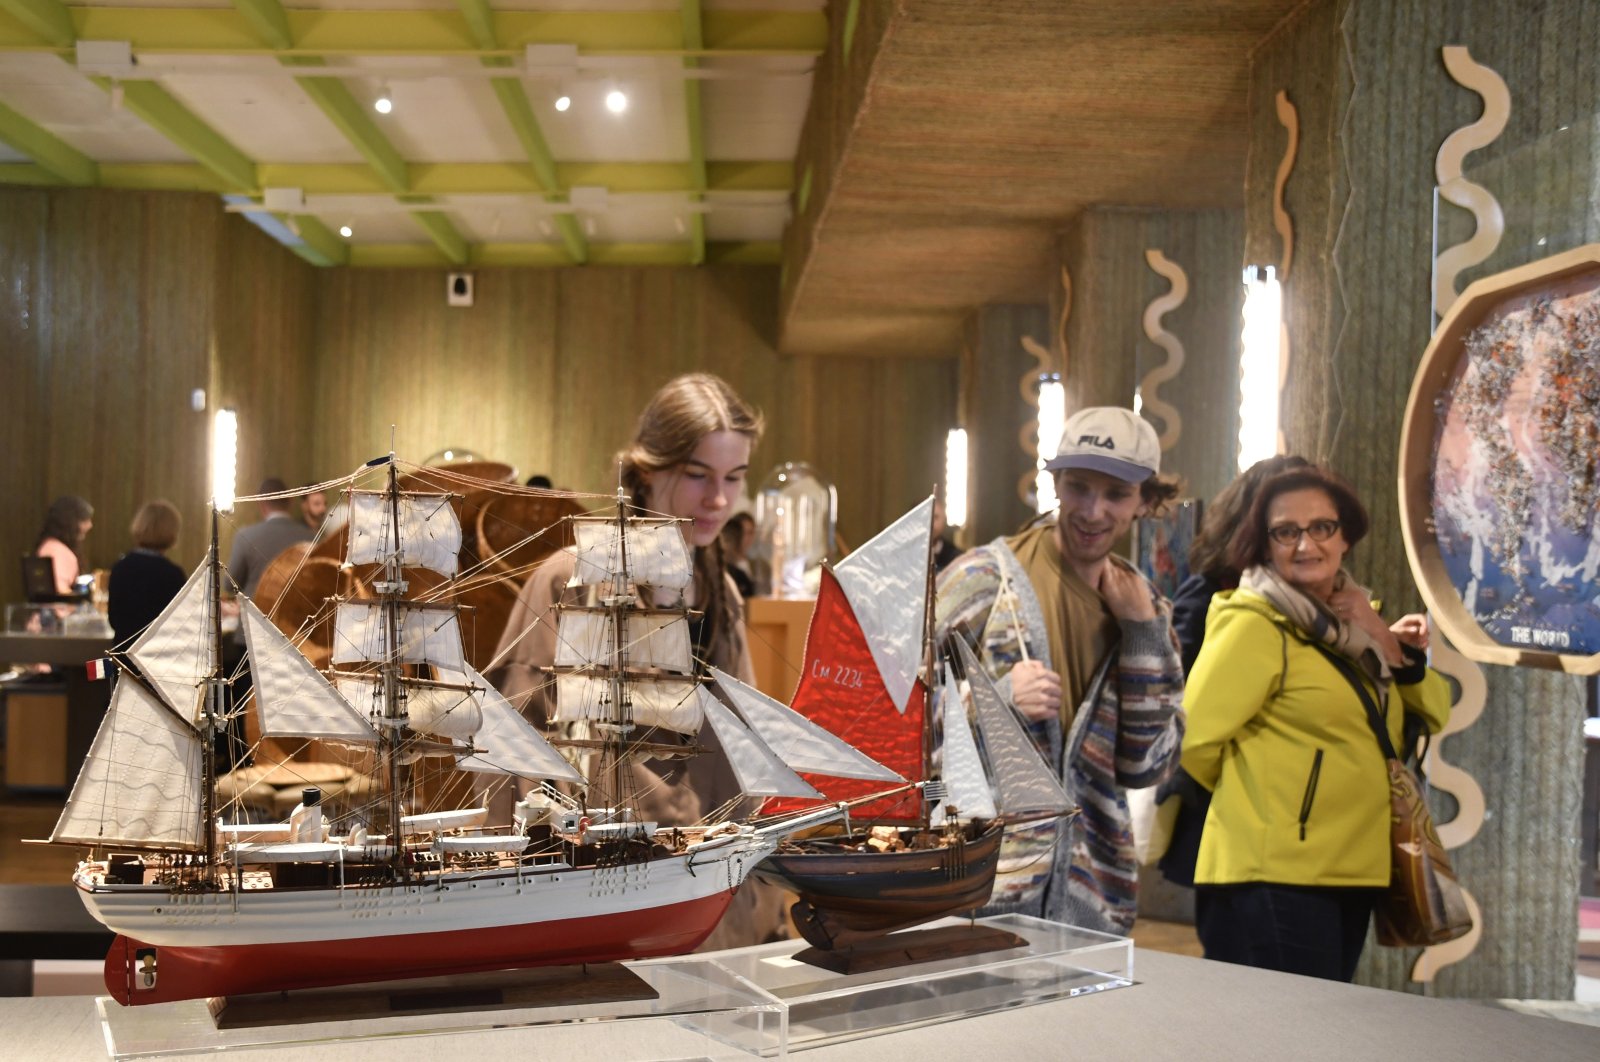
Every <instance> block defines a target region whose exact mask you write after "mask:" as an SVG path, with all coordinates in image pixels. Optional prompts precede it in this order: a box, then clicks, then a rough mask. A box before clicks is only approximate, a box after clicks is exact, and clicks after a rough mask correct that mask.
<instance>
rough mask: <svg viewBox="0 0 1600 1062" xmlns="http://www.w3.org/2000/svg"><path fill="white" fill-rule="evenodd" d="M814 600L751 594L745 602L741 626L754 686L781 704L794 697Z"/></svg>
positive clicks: (814, 603) (804, 652)
mask: <svg viewBox="0 0 1600 1062" xmlns="http://www.w3.org/2000/svg"><path fill="white" fill-rule="evenodd" d="M815 605H816V602H815V601H813V600H811V599H809V598H802V599H795V598H784V597H752V598H751V599H750V600H748V601H746V602H745V605H744V607H745V628H746V633H747V634H748V635H749V640H750V659H751V662H752V663H753V664H754V665H755V670H756V689H758V690H760V691H761V692H762V693H765V694H766V695H767V696H768V697H773V698H776V699H777V700H780V701H782V702H783V703H784V704H788V703H789V699H790V698H791V697H793V696H794V688H795V686H796V685H797V684H798V683H799V681H800V665H801V663H802V661H804V660H805V655H806V629H807V628H808V627H809V626H810V624H811V610H812V608H813V607H814V606H815Z"/></svg>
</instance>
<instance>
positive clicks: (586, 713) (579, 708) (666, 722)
mask: <svg viewBox="0 0 1600 1062" xmlns="http://www.w3.org/2000/svg"><path fill="white" fill-rule="evenodd" d="M698 686H699V683H698V682H695V681H694V680H693V679H687V678H684V679H677V678H656V677H654V676H651V677H648V678H639V677H635V678H630V679H629V680H628V683H627V688H628V695H629V700H630V701H631V702H632V704H633V722H634V724H635V725H636V726H640V727H652V726H659V727H664V728H666V729H667V730H675V731H677V732H678V733H680V734H696V733H699V731H700V727H701V725H702V724H703V723H704V722H705V712H704V711H703V710H702V709H701V707H700V698H699V697H697V696H695V690H696V688H697V687H698ZM611 699H612V688H611V680H610V679H609V678H607V677H604V676H601V675H595V674H589V673H579V674H567V675H557V676H556V710H555V713H554V715H553V716H552V718H553V719H554V721H556V722H559V723H570V722H576V721H577V720H580V719H584V720H590V721H594V722H602V723H603V722H611V721H615V720H616V718H617V712H615V711H614V710H613V706H612V704H611Z"/></svg>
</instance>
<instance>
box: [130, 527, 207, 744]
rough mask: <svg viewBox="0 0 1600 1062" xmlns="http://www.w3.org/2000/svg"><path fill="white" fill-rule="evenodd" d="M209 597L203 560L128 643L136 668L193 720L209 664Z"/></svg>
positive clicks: (173, 704) (198, 710) (181, 712)
mask: <svg viewBox="0 0 1600 1062" xmlns="http://www.w3.org/2000/svg"><path fill="white" fill-rule="evenodd" d="M211 598H212V594H211V561H210V560H209V559H207V560H206V562H205V563H203V564H201V565H200V567H198V568H196V569H195V570H194V574H192V575H190V576H189V581H188V582H186V583H184V584H183V589H182V590H179V591H178V596H177V597H175V598H173V599H172V601H171V603H169V604H168V605H167V607H166V608H164V609H162V610H161V615H159V616H157V617H156V618H155V620H154V622H152V623H151V624H150V626H148V627H146V628H145V629H144V633H143V634H141V635H139V637H138V638H137V639H136V640H135V641H134V643H133V644H132V645H131V646H129V647H128V658H129V659H130V660H132V661H133V662H134V664H135V665H136V666H137V667H138V668H139V673H140V674H141V675H143V676H144V677H145V678H146V679H148V680H149V682H150V684H151V685H152V686H154V687H155V688H156V689H157V690H159V691H160V692H161V696H162V697H163V698H165V699H166V702H167V703H168V704H169V705H171V706H172V707H173V708H176V709H177V710H178V713H179V714H180V715H182V716H183V717H184V718H185V719H189V720H191V721H194V722H198V721H199V719H200V715H201V703H202V697H203V690H202V687H201V684H202V683H203V682H204V681H205V679H206V676H208V675H210V674H211V672H212V669H213V667H214V664H213V661H212V649H211V646H212V642H213V639H212V637H211V630H212V626H213V624H212V619H211V604H212V601H211Z"/></svg>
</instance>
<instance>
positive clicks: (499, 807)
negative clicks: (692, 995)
mask: <svg viewBox="0 0 1600 1062" xmlns="http://www.w3.org/2000/svg"><path fill="white" fill-rule="evenodd" d="M761 431H762V419H761V415H760V414H759V413H758V412H756V411H755V410H754V409H753V408H751V407H750V406H749V405H748V404H747V403H746V402H745V401H744V399H742V398H740V397H739V395H738V394H737V393H735V392H734V390H733V389H732V388H731V387H729V386H728V384H727V383H725V382H724V381H723V380H721V379H720V378H718V377H716V376H712V375H708V374H703V373H694V374H690V375H686V376H679V377H676V378H674V379H673V380H670V381H669V382H668V383H667V384H666V385H664V386H663V387H662V388H661V389H660V390H659V391H657V392H656V394H655V396H654V397H653V398H652V399H651V400H650V402H649V404H648V405H646V406H645V408H644V411H643V412H642V413H640V415H639V421H638V425H637V427H636V428H635V431H634V436H633V440H632V441H631V442H630V443H629V444H628V445H627V446H626V447H625V448H624V449H623V450H622V452H621V453H619V454H618V455H617V460H618V462H619V463H620V464H621V466H622V485H623V489H624V490H625V491H626V493H627V495H628V500H629V501H630V502H631V504H632V506H633V507H634V509H635V510H637V511H639V512H642V513H646V514H650V515H660V516H672V517H678V518H682V519H685V520H686V521H687V523H685V524H684V525H683V536H684V538H685V539H686V540H687V543H688V545H689V547H690V550H691V552H692V554H693V561H694V578H693V579H692V581H691V583H690V585H689V587H688V589H687V590H686V591H684V593H683V600H684V603H685V604H687V605H688V606H689V607H690V608H691V609H693V610H694V612H695V613H697V614H698V615H693V614H692V616H691V620H690V630H689V634H690V641H691V643H692V648H693V653H694V659H695V661H696V666H697V667H698V668H702V669H703V668H704V667H705V666H706V665H710V666H712V667H716V668H719V669H720V670H722V671H725V672H727V673H729V674H731V675H733V676H735V677H736V678H738V679H740V680H741V681H744V682H746V683H750V684H754V682H755V668H754V665H753V664H752V663H751V659H750V649H749V645H748V643H747V642H746V641H745V628H744V606H743V601H742V599H741V598H740V596H739V592H738V588H737V587H736V586H735V585H734V583H733V579H732V578H731V576H730V575H729V573H728V570H727V565H726V564H725V562H724V560H723V553H722V549H721V547H720V545H719V538H720V536H721V534H722V530H723V527H724V525H725V524H727V522H728V519H729V517H730V515H731V514H732V511H733V510H732V505H733V503H734V502H736V501H737V500H738V498H739V496H740V494H741V493H742V492H743V489H744V481H745V477H746V475H747V473H748V472H749V467H750V453H751V451H752V450H753V449H754V447H755V444H756V443H757V441H759V440H760V438H761ZM576 565H577V561H576V559H575V557H574V555H573V554H572V552H571V551H570V550H563V551H561V552H559V553H556V554H554V555H553V556H551V557H548V558H546V559H545V560H544V561H543V562H542V563H541V564H540V565H539V567H538V568H536V569H534V572H533V574H532V575H530V576H529V577H528V581H527V582H526V583H525V584H523V587H522V590H521V592H520V593H519V594H518V595H517V602H516V604H515V606H513V608H512V611H511V617H510V619H509V620H508V621H507V622H506V627H505V633H504V634H503V635H502V636H501V640H500V645H499V647H498V648H497V650H496V652H495V657H496V658H497V659H500V660H502V663H501V665H500V666H498V667H496V668H495V669H494V670H492V671H491V672H490V673H489V674H488V676H487V677H488V678H489V680H490V681H491V682H493V683H494V684H495V685H496V687H497V688H498V689H499V690H500V692H501V693H502V694H504V695H505V697H506V698H507V699H509V700H510V701H511V702H512V703H513V704H521V705H523V712H524V714H525V715H527V716H528V718H529V720H530V721H531V722H533V723H534V724H535V725H536V726H540V727H548V726H549V719H550V714H551V712H550V709H551V708H552V707H553V705H552V704H551V695H552V691H551V690H550V689H549V687H548V686H547V682H548V680H547V679H546V678H545V676H544V675H543V674H542V673H541V670H540V669H541V668H543V667H547V666H549V665H551V664H553V663H554V662H555V651H556V625H555V613H556V606H557V605H560V604H574V603H579V602H580V601H581V600H582V597H581V595H582V594H583V593H584V588H582V587H570V586H568V583H569V582H570V581H571V578H572V574H573V571H574V570H575V568H576ZM657 594H658V597H657V598H656V599H654V600H646V601H643V602H642V604H644V605H646V606H650V605H655V604H663V605H664V604H669V603H672V602H674V601H676V599H677V596H678V592H677V591H658V592H657ZM694 740H695V741H696V742H697V743H699V744H700V745H702V746H706V747H709V748H710V749H711V751H710V752H709V753H708V754H705V755H700V756H696V757H693V758H690V759H688V760H651V761H647V762H644V763H639V764H636V765H635V767H634V771H635V773H636V776H637V778H636V781H637V784H636V787H635V788H636V790H637V791H638V792H639V793H640V794H642V795H643V799H642V800H641V805H642V806H641V809H640V810H641V812H642V813H643V816H644V818H646V819H651V820H655V821H658V822H660V823H662V824H663V825H669V824H679V823H693V822H696V821H698V820H700V819H701V818H702V817H703V816H705V815H708V814H710V813H711V812H712V811H714V810H715V809H717V808H719V807H721V806H722V805H723V804H725V803H727V802H728V801H730V800H732V799H734V798H735V797H737V796H739V795H740V789H739V786H738V782H737V780H736V778H735V777H734V774H733V769H732V767H731V765H730V764H729V763H728V759H727V756H725V755H724V754H723V753H722V751H721V748H720V746H718V744H717V742H716V739H715V735H713V734H711V733H710V732H709V729H707V730H703V731H702V732H701V733H700V734H699V735H698V737H696V738H695V739H694ZM519 788H520V786H519ZM523 791H524V792H525V791H526V790H523ZM485 796H487V797H488V800H487V801H486V802H487V803H488V806H489V808H490V820H491V821H507V820H509V818H510V799H509V797H510V793H509V791H508V790H506V789H505V788H502V789H501V791H500V792H498V793H486V794H485ZM783 907H784V894H783V893H781V892H780V891H779V890H777V889H774V888H772V887H771V886H766V885H763V884H762V883H760V882H757V881H754V880H751V881H746V882H745V883H744V885H742V886H741V887H740V889H739V892H738V894H737V895H736V896H735V897H734V899H733V902H732V905H731V906H730V907H729V909H728V913H727V914H726V915H725V916H724V917H723V919H722V921H721V922H720V923H718V925H717V928H716V930H715V931H713V932H712V934H711V936H710V937H709V938H708V939H707V941H706V942H705V944H703V945H702V949H716V948H731V947H740V946H743V945H746V944H756V943H760V942H762V941H766V940H771V939H775V938H777V937H780V936H787V935H788V930H787V921H786V918H785V916H784V910H783Z"/></svg>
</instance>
